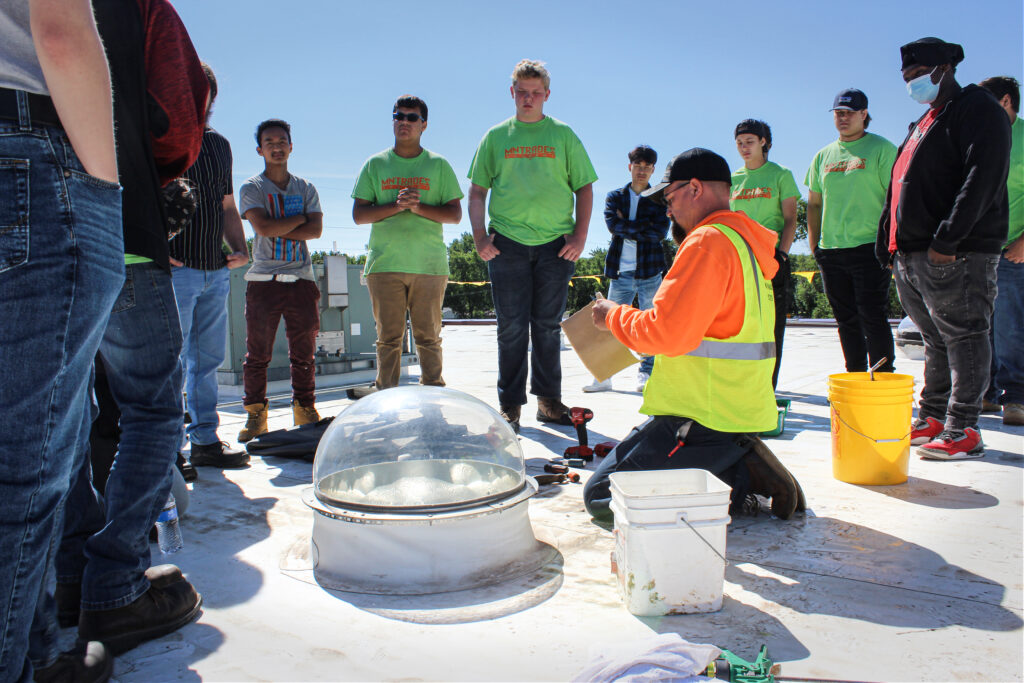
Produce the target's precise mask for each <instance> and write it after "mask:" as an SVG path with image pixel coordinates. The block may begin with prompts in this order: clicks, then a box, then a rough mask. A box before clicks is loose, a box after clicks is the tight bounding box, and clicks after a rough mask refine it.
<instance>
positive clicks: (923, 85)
mask: <svg viewBox="0 0 1024 683" xmlns="http://www.w3.org/2000/svg"><path fill="white" fill-rule="evenodd" d="M937 68H939V67H935V69H937ZM935 69H932V70H931V71H930V72H929V73H926V74H923V75H921V76H918V77H917V78H915V79H912V80H910V81H907V92H908V93H910V96H911V97H912V98H913V99H915V100H917V101H918V102H920V103H921V104H931V103H932V102H934V101H935V98H936V97H938V96H939V84H940V83H942V79H941V78H940V79H939V82H938V83H932V74H933V73H935ZM942 76H943V78H945V76H946V75H945V74H943V75H942Z"/></svg>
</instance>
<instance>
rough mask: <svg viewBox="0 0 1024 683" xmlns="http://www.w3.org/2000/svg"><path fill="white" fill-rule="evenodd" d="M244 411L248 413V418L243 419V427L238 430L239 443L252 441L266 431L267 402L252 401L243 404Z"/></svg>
mask: <svg viewBox="0 0 1024 683" xmlns="http://www.w3.org/2000/svg"><path fill="white" fill-rule="evenodd" d="M245 412H247V413H249V419H248V420H246V421H245V428H244V429H242V431H240V432H238V441H239V443H245V442H246V441H252V440H253V439H255V438H256V437H257V436H259V435H260V434H266V433H267V402H266V401H264V402H263V403H252V404H249V405H247V406H245Z"/></svg>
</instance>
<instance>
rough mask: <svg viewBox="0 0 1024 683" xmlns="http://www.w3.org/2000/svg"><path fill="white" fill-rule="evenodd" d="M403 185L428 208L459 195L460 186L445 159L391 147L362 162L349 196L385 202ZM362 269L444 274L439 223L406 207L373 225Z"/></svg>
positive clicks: (445, 254) (445, 257) (445, 260)
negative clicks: (402, 152) (400, 152)
mask: <svg viewBox="0 0 1024 683" xmlns="http://www.w3.org/2000/svg"><path fill="white" fill-rule="evenodd" d="M403 188H414V189H417V190H419V191H420V202H421V203H422V204H429V205H431V206H441V205H443V204H447V203H448V202H450V201H452V200H453V199H462V189H461V188H460V187H459V181H458V179H457V178H456V177H455V171H453V170H452V167H451V165H450V164H449V163H448V160H447V159H445V158H444V157H442V156H440V155H438V154H434V153H433V152H431V151H429V150H423V152H421V153H420V154H419V155H418V156H415V157H413V158H411V159H407V158H404V157H400V156H398V155H397V154H395V150H394V149H386V150H384V151H383V152H381V153H379V154H375V155H373V156H372V157H370V158H369V159H367V160H366V163H365V164H363V168H362V170H361V171H359V178H358V179H357V180H356V184H355V187H354V188H353V189H352V198H353V199H364V200H366V201H368V202H371V203H373V204H378V205H380V204H390V203H392V202H394V201H395V200H396V199H397V198H398V192H399V190H401V189H403ZM364 272H365V273H368V274H369V273H416V274H418V275H448V249H447V248H446V247H445V244H444V234H443V230H442V226H441V224H440V223H438V222H436V221H432V220H430V219H429V218H424V217H423V216H418V215H416V214H414V213H412V212H411V211H402V212H401V213H398V214H395V215H394V216H391V217H389V218H385V219H384V220H382V221H379V222H377V223H374V224H373V226H372V227H371V228H370V253H369V254H368V255H367V257H366V268H365V270H364Z"/></svg>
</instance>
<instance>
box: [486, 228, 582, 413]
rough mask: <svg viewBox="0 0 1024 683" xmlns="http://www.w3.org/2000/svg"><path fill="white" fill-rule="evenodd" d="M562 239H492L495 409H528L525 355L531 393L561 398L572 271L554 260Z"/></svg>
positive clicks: (489, 266)
mask: <svg viewBox="0 0 1024 683" xmlns="http://www.w3.org/2000/svg"><path fill="white" fill-rule="evenodd" d="M564 245H565V238H564V237H559V238H558V239H556V240H554V241H552V242H548V243H547V244H538V245H536V246H529V245H526V244H520V243H519V242H516V241H514V240H511V239H509V238H507V237H505V236H503V235H501V234H498V233H494V246H496V247H497V248H498V249H499V250H500V251H501V253H500V254H498V255H497V256H496V257H494V258H493V259H491V260H490V261H488V262H487V271H488V273H489V274H490V278H491V296H492V297H493V298H494V312H495V314H496V315H497V317H498V403H499V404H500V405H502V406H520V405H523V404H524V403H526V349H527V347H528V346H529V344H530V341H531V339H532V341H533V351H532V352H531V354H530V368H531V369H532V373H531V375H530V393H532V394H534V395H536V396H541V397H544V398H561V396H562V359H561V329H560V327H559V325H560V323H561V322H562V315H563V314H564V313H565V303H566V299H567V298H568V296H569V290H568V287H569V279H570V278H572V274H573V272H574V270H575V269H576V265H575V264H574V263H573V262H572V261H567V260H565V259H563V258H560V257H559V256H558V251H559V250H560V249H561V248H562V246H564Z"/></svg>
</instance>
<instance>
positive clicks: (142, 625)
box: [78, 565, 203, 655]
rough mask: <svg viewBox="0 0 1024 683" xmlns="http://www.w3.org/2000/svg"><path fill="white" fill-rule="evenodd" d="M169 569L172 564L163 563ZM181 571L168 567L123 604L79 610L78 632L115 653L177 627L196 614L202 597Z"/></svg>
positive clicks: (188, 621) (193, 617)
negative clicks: (148, 585) (144, 588)
mask: <svg viewBox="0 0 1024 683" xmlns="http://www.w3.org/2000/svg"><path fill="white" fill-rule="evenodd" d="M165 567H167V568H168V569H170V568H173V569H175V570H176V569H177V568H176V567H173V565H165ZM175 574H176V575H177V576H180V572H170V571H168V573H167V576H166V577H160V578H157V580H155V581H152V582H151V585H150V587H149V590H148V591H146V592H145V593H143V594H142V595H141V596H140V597H139V598H138V599H137V600H136V601H135V602H133V603H131V604H130V605H125V606H124V607H117V608H114V609H102V610H82V614H81V617H79V620H78V635H79V637H81V638H83V639H89V640H99V641H101V642H103V644H105V645H106V646H107V649H108V650H109V651H110V652H111V653H113V654H114V655H119V654H121V653H123V652H127V651H128V650H131V649H132V648H133V647H136V646H137V645H139V644H141V643H144V642H146V641H147V640H152V639H154V638H159V637H160V636H165V635H167V634H168V633H173V632H174V631H177V630H178V629H179V628H181V627H182V626H185V625H186V624H188V623H190V622H191V621H192V620H194V619H195V618H196V617H197V616H199V609H200V607H201V606H202V604H203V597H202V596H201V595H199V593H197V592H196V589H195V588H193V587H192V584H191V583H189V582H188V581H187V580H185V578H184V577H182V578H180V579H176V577H175Z"/></svg>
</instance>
